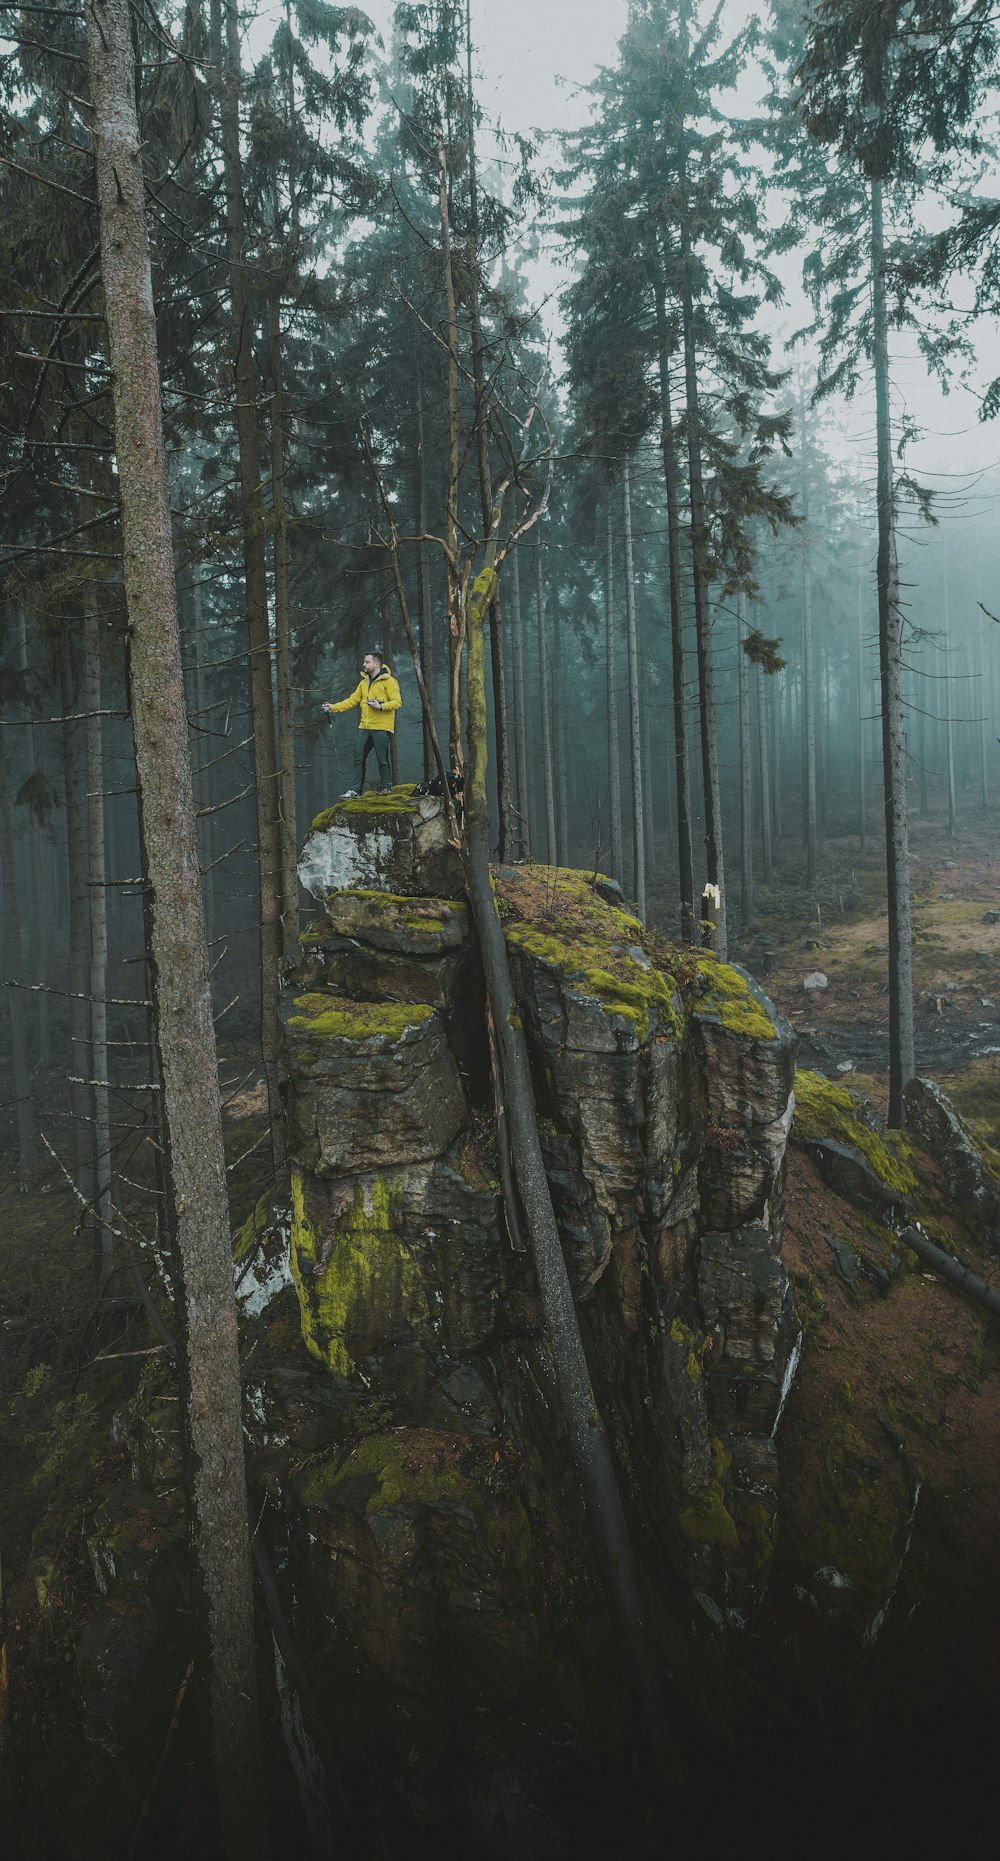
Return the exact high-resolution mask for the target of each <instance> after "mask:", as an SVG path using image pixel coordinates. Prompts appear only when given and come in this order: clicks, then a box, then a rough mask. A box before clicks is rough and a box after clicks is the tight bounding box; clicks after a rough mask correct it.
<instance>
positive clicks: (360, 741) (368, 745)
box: [354, 730, 392, 795]
mask: <svg viewBox="0 0 1000 1861" xmlns="http://www.w3.org/2000/svg"><path fill="white" fill-rule="evenodd" d="M391 741H392V732H391V731H389V730H359V731H358V733H357V735H356V736H355V739H354V786H355V788H356V789H357V791H358V794H359V795H360V794H361V792H362V790H363V788H364V786H365V765H366V763H367V761H368V752H369V750H374V751H375V755H376V758H377V761H378V779H379V787H380V788H391V787H392V763H391V761H390V756H389V750H390V745H391Z"/></svg>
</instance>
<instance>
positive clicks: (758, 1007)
mask: <svg viewBox="0 0 1000 1861" xmlns="http://www.w3.org/2000/svg"><path fill="white" fill-rule="evenodd" d="M696 967H697V973H698V979H699V982H700V984H701V987H702V990H703V993H702V995H701V996H700V997H699V999H698V1000H697V1001H696V1002H695V1003H694V1004H693V1008H694V1012H695V1013H696V1014H698V1013H701V1014H710V1015H711V1016H712V1018H713V1020H716V1021H720V1022H721V1023H722V1026H723V1027H724V1028H725V1029H726V1030H727V1032H728V1033H730V1034H742V1035H745V1036H746V1038H747V1039H748V1040H777V1038H778V1030H777V1028H776V1027H775V1025H774V1022H773V1021H772V1020H771V1017H770V1015H769V1014H768V1013H767V1010H766V1009H765V1008H764V1006H763V1004H762V1003H761V1002H760V1001H759V1000H758V997H757V996H756V995H755V994H754V991H753V989H752V988H751V986H750V984H749V982H748V981H747V978H746V977H745V976H743V975H741V974H740V972H739V970H738V969H734V967H733V965H732V963H723V962H720V961H719V958H718V957H715V956H701V957H699V958H698V960H697V965H696Z"/></svg>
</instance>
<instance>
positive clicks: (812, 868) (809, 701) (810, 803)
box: [799, 374, 819, 886]
mask: <svg viewBox="0 0 1000 1861" xmlns="http://www.w3.org/2000/svg"><path fill="white" fill-rule="evenodd" d="M799 431H800V433H801V436H802V476H801V481H800V483H801V488H800V496H801V502H802V523H803V528H802V559H801V566H802V802H803V807H802V840H803V844H804V846H805V851H806V884H807V885H809V886H813V885H815V883H816V875H817V870H818V863H819V862H818V859H817V847H816V672H815V667H814V665H813V613H812V595H813V588H812V564H811V562H810V559H809V477H808V471H807V464H806V450H807V445H808V441H807V437H806V407H805V377H804V376H803V375H801V374H800V376H799Z"/></svg>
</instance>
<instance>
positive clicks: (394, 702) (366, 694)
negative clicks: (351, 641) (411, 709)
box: [330, 666, 403, 731]
mask: <svg viewBox="0 0 1000 1861" xmlns="http://www.w3.org/2000/svg"><path fill="white" fill-rule="evenodd" d="M372 698H378V700H379V704H380V709H379V710H377V711H376V710H375V709H374V707H373V706H372V704H371V702H370V700H371V699H372ZM402 702H403V698H402V693H401V692H400V689H399V686H398V684H397V683H396V680H395V679H394V678H393V676H392V671H391V669H390V667H389V666H383V667H382V670H381V672H376V674H375V677H374V678H369V677H368V674H367V673H365V675H364V677H363V678H362V680H361V683H360V685H359V686H358V688H357V690H356V691H352V693H351V695H350V697H349V698H343V699H342V700H341V702H340V703H339V704H332V705H331V706H330V709H331V711H350V710H353V708H354V706H355V705H356V704H360V706H361V722H360V723H359V725H358V729H359V730H389V731H393V730H395V728H396V712H397V711H398V710H399V707H400V705H401V704H402Z"/></svg>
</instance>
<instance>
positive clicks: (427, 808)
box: [299, 786, 465, 904]
mask: <svg viewBox="0 0 1000 1861" xmlns="http://www.w3.org/2000/svg"><path fill="white" fill-rule="evenodd" d="M299 878H300V879H301V881H302V884H303V885H304V886H305V888H306V891H307V892H310V893H311V894H312V896H313V898H315V899H317V900H318V901H319V902H320V903H321V904H325V903H326V900H327V899H328V898H329V897H330V895H331V893H335V892H344V891H354V890H356V889H358V888H362V889H364V890H366V891H381V892H397V893H403V894H405V895H406V896H408V897H420V896H424V897H429V898H462V897H463V896H464V893H465V874H464V869H463V866H462V859H461V855H460V853H459V851H458V848H457V847H455V846H454V845H453V844H452V840H451V830H450V828H449V825H448V816H447V814H446V813H445V810H444V807H443V805H442V803H441V801H440V800H439V799H437V798H436V797H434V796H431V795H417V794H415V793H414V791H413V788H412V787H405V786H404V787H398V788H394V789H393V790H392V791H391V792H390V793H389V794H388V795H380V794H371V793H370V794H366V795H361V796H358V797H356V798H355V799H353V800H347V801H338V802H337V803H336V804H335V805H334V806H333V807H332V808H328V809H327V810H326V812H325V813H323V814H320V815H318V816H317V818H316V820H315V821H314V822H313V824H312V829H311V831H310V833H309V835H308V837H307V839H306V842H305V845H304V846H303V848H302V852H301V854H300V857H299Z"/></svg>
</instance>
